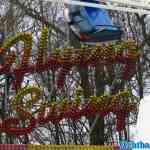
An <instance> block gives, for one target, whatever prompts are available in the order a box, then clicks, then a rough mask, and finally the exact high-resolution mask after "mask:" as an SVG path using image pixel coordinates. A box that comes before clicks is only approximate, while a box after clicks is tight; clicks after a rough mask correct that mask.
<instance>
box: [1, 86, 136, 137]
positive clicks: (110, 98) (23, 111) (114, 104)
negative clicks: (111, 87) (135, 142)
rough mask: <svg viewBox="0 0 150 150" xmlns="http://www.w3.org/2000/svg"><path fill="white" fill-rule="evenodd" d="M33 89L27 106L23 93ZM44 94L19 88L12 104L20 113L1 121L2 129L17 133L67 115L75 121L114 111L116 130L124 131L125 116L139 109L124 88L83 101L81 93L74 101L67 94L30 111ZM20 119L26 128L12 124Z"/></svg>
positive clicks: (25, 131)
mask: <svg viewBox="0 0 150 150" xmlns="http://www.w3.org/2000/svg"><path fill="white" fill-rule="evenodd" d="M33 93H34V96H33V97H32V98H31V99H30V100H27V101H26V102H25V106H23V102H22V100H23V97H24V96H29V94H33ZM41 95H42V91H41V90H40V88H38V87H26V88H23V89H22V90H20V91H19V92H18V94H17V95H16V96H15V98H14V99H13V100H12V102H11V107H12V109H13V110H14V111H15V112H17V114H18V117H9V118H6V119H4V120H3V121H2V123H1V124H0V130H1V131H2V132H6V133H8V134H11V135H14V136H20V135H25V134H28V133H31V132H32V130H33V129H34V128H35V127H36V126H37V125H38V124H42V125H45V124H47V123H49V122H52V123H58V122H59V121H61V120H62V119H64V118H70V119H73V120H74V121H75V120H78V119H80V118H81V117H82V116H85V117H92V116H95V115H96V114H97V113H99V114H100V115H101V116H102V117H105V116H106V115H108V114H109V113H110V112H112V113H114V114H115V115H116V118H117V124H116V127H117V130H118V131H121V130H122V129H123V128H124V125H125V118H126V117H127V116H128V114H129V113H130V112H134V111H135V110H136V105H137V104H136V103H135V102H134V101H133V100H132V97H131V95H130V92H128V91H121V92H119V93H118V94H116V95H103V96H99V97H96V96H90V97H89V98H87V99H86V100H85V101H84V103H82V104H81V100H80V96H79V95H78V94H77V95H76V98H75V99H74V101H70V100H69V99H67V98H65V99H62V100H61V101H60V102H59V103H57V102H52V103H51V104H48V103H41V104H40V107H39V108H35V113H34V112H33V113H31V112H29V111H27V110H29V109H31V108H32V107H33V104H35V103H37V102H38V101H39V99H40V98H41ZM46 110H48V111H46ZM20 121H26V122H27V123H28V126H27V127H26V128H23V129H22V128H17V127H16V128H15V127H13V128H12V127H11V126H12V125H13V126H14V125H19V122H20Z"/></svg>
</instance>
